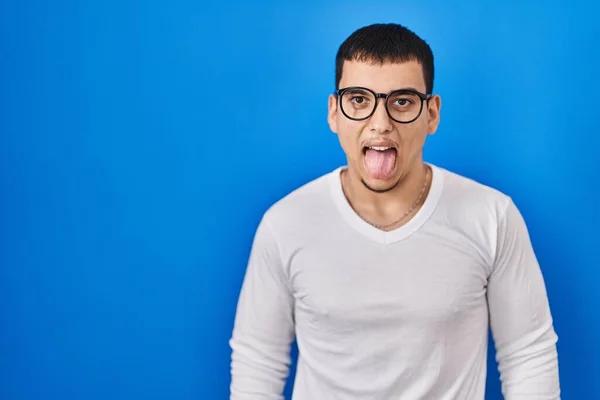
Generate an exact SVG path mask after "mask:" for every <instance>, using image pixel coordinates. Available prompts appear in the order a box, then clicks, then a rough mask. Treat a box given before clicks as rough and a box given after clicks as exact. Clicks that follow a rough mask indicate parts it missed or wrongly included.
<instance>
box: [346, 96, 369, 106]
mask: <svg viewBox="0 0 600 400" xmlns="http://www.w3.org/2000/svg"><path fill="white" fill-rule="evenodd" d="M350 101H351V102H353V103H356V104H364V103H366V102H367V101H368V100H367V98H366V97H364V96H352V97H351V98H350Z"/></svg>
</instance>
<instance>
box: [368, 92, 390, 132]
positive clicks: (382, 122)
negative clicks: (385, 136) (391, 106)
mask: <svg viewBox="0 0 600 400" xmlns="http://www.w3.org/2000/svg"><path fill="white" fill-rule="evenodd" d="M377 102H378V104H377V107H375V112H374V113H373V115H371V118H369V128H370V129H371V132H373V133H386V132H389V131H391V130H392V127H393V125H392V120H391V118H390V116H389V115H388V112H387V110H386V109H385V99H377Z"/></svg>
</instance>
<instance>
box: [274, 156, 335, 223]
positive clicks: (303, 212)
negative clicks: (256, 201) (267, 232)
mask: <svg viewBox="0 0 600 400" xmlns="http://www.w3.org/2000/svg"><path fill="white" fill-rule="evenodd" d="M336 174H339V168H338V169H335V170H333V171H329V172H326V173H324V174H322V175H320V176H318V177H316V178H314V179H312V180H310V181H308V182H306V183H304V184H302V185H301V186H299V187H297V188H296V189H294V190H292V191H291V192H289V193H288V194H286V195H285V196H283V197H282V198H280V199H279V200H278V201H276V202H275V203H273V204H271V205H270V206H269V207H268V209H267V210H266V211H265V213H264V215H263V220H266V221H268V222H269V224H270V225H271V226H273V227H274V228H278V229H276V230H279V228H282V227H286V226H294V227H296V228H301V227H302V225H307V224H311V221H313V220H315V219H318V218H319V216H322V215H325V214H329V213H331V211H332V210H333V198H332V185H333V180H334V179H335V178H336Z"/></svg>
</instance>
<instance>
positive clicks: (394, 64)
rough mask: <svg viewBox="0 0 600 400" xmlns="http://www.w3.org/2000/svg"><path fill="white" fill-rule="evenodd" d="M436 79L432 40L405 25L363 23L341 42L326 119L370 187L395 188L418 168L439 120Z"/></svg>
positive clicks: (354, 168)
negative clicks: (429, 41) (434, 82)
mask: <svg viewBox="0 0 600 400" xmlns="http://www.w3.org/2000/svg"><path fill="white" fill-rule="evenodd" d="M433 76H434V67H433V54H432V52H431V49H430V47H429V45H428V44H427V43H425V41H423V40H422V39H421V38H419V37H418V36H417V35H416V34H414V33H413V32H411V31H410V30H408V29H407V28H405V27H403V26H401V25H397V24H374V25H370V26H366V27H363V28H361V29H359V30H357V31H355V32H354V33H352V34H351V35H350V36H349V37H348V38H347V39H346V40H345V41H344V42H343V43H342V45H341V46H340V48H339V50H338V53H337V56H336V74H335V84H336V91H335V93H333V94H332V95H330V96H329V112H328V122H329V126H330V128H331V130H332V131H333V132H334V133H336V134H337V135H338V138H339V141H340V144H341V147H342V149H343V151H344V153H345V154H346V158H347V162H348V169H349V172H350V173H351V175H353V176H355V177H358V178H360V180H361V181H362V182H363V184H364V185H365V186H366V187H367V188H368V189H370V190H372V191H375V192H386V191H389V190H392V189H394V188H395V187H396V186H397V185H398V184H399V183H400V182H401V181H402V180H403V179H405V178H406V177H408V176H409V174H410V173H411V172H412V171H413V170H416V169H419V168H421V165H422V161H423V146H424V144H425V140H426V138H427V136H428V135H431V134H434V133H435V132H436V130H437V127H438V124H439V112H440V107H441V99H440V97H439V96H438V95H433V93H432V92H433ZM344 89H345V90H344ZM390 93H391V95H390V96H387V98H386V96H385V95H388V94H390Z"/></svg>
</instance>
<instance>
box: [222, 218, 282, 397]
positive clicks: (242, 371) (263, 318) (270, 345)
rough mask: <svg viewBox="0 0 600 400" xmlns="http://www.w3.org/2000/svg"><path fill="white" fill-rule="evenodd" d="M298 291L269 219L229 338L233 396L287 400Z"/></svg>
mask: <svg viewBox="0 0 600 400" xmlns="http://www.w3.org/2000/svg"><path fill="white" fill-rule="evenodd" d="M293 304H294V301H293V295H292V292H291V290H290V288H289V283H288V279H287V274H286V273H285V268H284V265H283V263H282V260H281V255H280V253H279V248H278V245H277V242H276V239H275V236H274V234H273V231H272V228H271V226H270V224H269V223H268V221H267V220H266V219H265V218H263V219H262V221H261V223H260V224H259V226H258V228H257V231H256V233H255V237H254V241H253V244H252V248H251V251H250V257H249V260H248V265H247V268H246V273H245V277H244V280H243V284H242V288H241V291H240V296H239V299H238V304H237V311H236V316H235V323H234V328H233V333H232V337H231V339H230V346H231V349H232V354H231V384H230V400H259V399H260V400H283V391H284V388H285V383H286V381H287V378H288V375H289V370H290V364H291V344H292V342H293V340H294V316H293Z"/></svg>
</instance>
